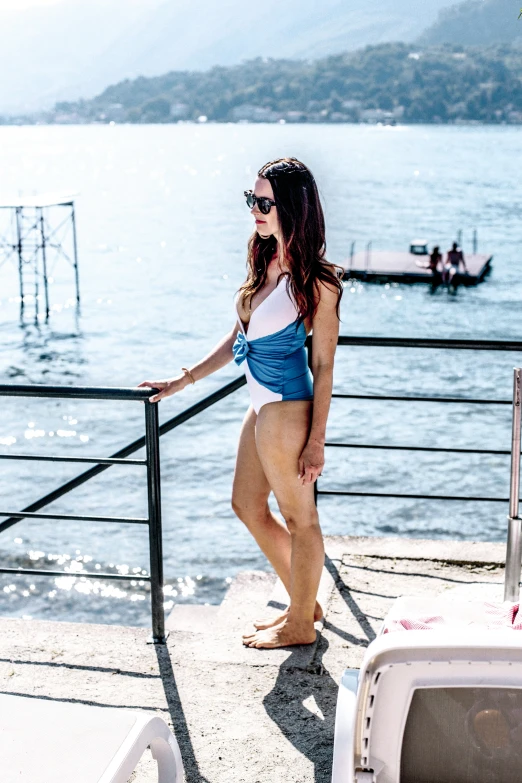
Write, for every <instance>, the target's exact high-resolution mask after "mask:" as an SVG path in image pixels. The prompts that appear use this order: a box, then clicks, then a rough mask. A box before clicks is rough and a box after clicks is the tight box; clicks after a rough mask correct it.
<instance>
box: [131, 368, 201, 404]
mask: <svg viewBox="0 0 522 783" xmlns="http://www.w3.org/2000/svg"><path fill="white" fill-rule="evenodd" d="M188 383H190V380H189V378H188V376H187V374H186V373H182V375H176V377H175V378H167V379H165V380H163V381H142V382H141V383H139V384H138V389H139V388H143V387H146V386H149V387H151V388H153V389H159V390H160V391H159V392H158V393H157V394H154V395H153V396H152V397H149V402H159V401H160V400H163V399H164V398H165V397H170V396H171V394H176V392H179V391H182V389H184V388H185V386H186V385H187V384H188Z"/></svg>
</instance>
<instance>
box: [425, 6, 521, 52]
mask: <svg viewBox="0 0 522 783" xmlns="http://www.w3.org/2000/svg"><path fill="white" fill-rule="evenodd" d="M521 5H522V3H520V2H517V1H516V0H467V1H466V2H464V3H459V4H458V5H455V6H452V7H450V8H444V9H442V10H441V11H440V12H439V16H438V18H437V21H436V22H435V23H434V24H433V25H432V26H431V27H429V28H428V29H427V30H426V31H425V32H424V33H423V35H422V36H421V37H420V38H419V43H421V44H423V45H429V44H439V43H455V44H461V45H464V46H466V45H468V46H488V45H490V44H502V43H520V44H522V19H521V20H520V21H518V15H519V13H520V6H521Z"/></svg>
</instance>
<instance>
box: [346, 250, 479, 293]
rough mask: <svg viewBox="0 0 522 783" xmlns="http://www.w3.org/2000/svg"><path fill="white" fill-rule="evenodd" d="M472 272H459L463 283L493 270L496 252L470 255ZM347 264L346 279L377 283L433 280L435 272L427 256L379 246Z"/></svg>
mask: <svg viewBox="0 0 522 783" xmlns="http://www.w3.org/2000/svg"><path fill="white" fill-rule="evenodd" d="M465 260H466V266H467V268H468V274H467V275H466V274H462V273H459V275H458V282H459V284H460V285H478V283H481V282H482V281H483V280H484V278H485V276H486V275H487V273H488V272H489V271H490V266H491V261H492V260H493V256H488V255H482V254H479V253H476V254H473V255H466V256H465ZM343 266H344V275H343V277H344V279H345V280H349V279H350V278H351V279H355V280H367V281H369V282H377V283H390V282H397V283H432V282H433V275H432V273H431V270H430V269H429V267H428V260H427V258H426V257H425V256H424V257H422V256H418V255H414V254H413V253H404V252H403V253H401V252H396V253H394V252H390V251H387V250H376V251H373V252H372V253H371V254H370V257H369V259H368V257H367V253H365V252H364V251H362V252H358V253H355V255H354V256H353V258H352V259H349V260H348V261H347V262H346V264H343Z"/></svg>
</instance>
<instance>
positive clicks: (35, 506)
mask: <svg viewBox="0 0 522 783" xmlns="http://www.w3.org/2000/svg"><path fill="white" fill-rule="evenodd" d="M338 345H339V346H348V345H351V346H359V347H385V348H391V347H398V348H433V349H450V350H484V351H506V352H520V353H522V342H520V341H506V340H437V339H423V338H419V339H410V338H384V337H349V336H340V337H339V340H338ZM307 348H308V363H309V365H310V366H311V363H312V341H311V338H310V337H309V338H308V339H307ZM521 378H522V371H521V370H520V369H517V370H515V382H514V396H513V400H499V399H474V398H462V397H443V396H425V395H422V396H419V395H417V396H414V395H408V396H405V395H367V394H343V393H334V394H333V395H332V397H333V398H339V399H360V400H375V401H407V402H435V403H462V404H466V403H467V404H472V403H473V404H481V405H512V406H513V435H512V449H511V451H508V450H500V449H465V448H437V447H423V446H409V445H394V444H390V445H382V444H370V443H341V442H331V441H327V443H326V446H327V447H334V448H350V449H380V450H383V449H389V450H399V451H418V452H444V453H466V454H495V455H497V454H510V453H511V491H510V499H509V529H508V548H507V556H506V584H505V595H506V600H515V599H516V597H518V587H519V580H520V563H521V558H522V536H521V530H520V524H521V520H520V517H519V499H518V496H519V489H520V445H521V440H520V426H521V423H520V422H521V411H520V408H521V390H520V388H521ZM245 383H246V379H245V377H244V376H241V377H239V378H237V379H235V380H234V381H231V382H230V383H227V384H226V385H224V386H222V387H220V388H219V389H217V390H216V391H215V392H213V393H211V394H209V395H207V396H206V397H205V398H203V399H202V400H200V401H199V402H197V403H195V404H194V405H191V406H190V407H189V408H187V409H186V410H184V411H182V412H181V413H179V414H177V415H176V416H174V417H172V418H171V419H169V420H168V421H166V422H165V423H164V424H162V425H161V426H159V423H158V406H157V405H156V404H151V403H149V402H148V397H150V396H151V391H150V389H135V388H130V389H129V388H121V389H115V388H94V387H62V386H39V385H34V386H33V385H29V386H28V385H11V384H7V385H0V397H1V396H18V397H29V396H31V397H55V398H73V399H100V400H101V399H111V400H134V401H136V400H140V401H142V402H144V403H145V436H144V437H141V438H138V439H137V440H135V441H133V442H132V443H130V444H128V445H127V446H125V447H123V448H122V449H120V450H119V451H117V452H116V453H115V454H113V455H111V456H110V457H73V456H47V455H26V454H0V459H19V460H44V461H54V462H79V463H94V467H92V468H89V470H87V471H85V472H84V473H82V474H80V475H79V476H76V477H75V478H73V479H71V480H69V481H67V482H65V483H64V484H62V485H61V486H60V487H58V488H56V489H55V490H53V491H52V492H50V493H48V494H47V495H45V497H43V498H40V499H39V500H37V501H34V502H33V503H31V504H30V505H29V506H27V507H26V508H25V509H22V511H0V517H7V519H6V520H5V521H4V522H2V523H0V533H1V532H3V531H4V530H6V529H8V528H9V527H11V526H12V525H14V524H16V523H17V522H19V521H20V520H21V519H25V518H35V519H59V520H80V521H84V520H88V521H91V522H92V521H99V522H109V523H115V522H119V523H132V524H147V525H148V527H149V547H150V575H149V576H147V577H145V576H143V577H141V576H140V579H144V580H147V581H150V584H151V611H152V638H151V640H152V641H154V642H158V643H159V642H164V641H165V639H166V634H165V622H164V610H163V600H164V599H163V561H162V536H161V486H160V462H159V438H160V437H161V436H162V435H165V434H166V433H167V432H170V431H171V430H173V429H174V428H176V427H178V426H180V425H181V424H183V423H184V422H186V421H188V420H190V419H191V418H193V417H194V416H197V415H198V414H199V413H201V412H202V411H204V410H205V409H207V408H209V407H211V406H212V405H214V404H215V403H217V402H219V400H222V399H224V398H225V397H228V395H230V394H232V393H234V392H235V391H236V390H237V389H239V388H241V387H242V386H244V384H245ZM143 447H146V459H145V460H136V459H128V457H129V455H130V454H132V453H134V452H135V451H137V450H139V449H141V448H143ZM115 464H118V465H121V464H124V465H146V466H147V487H148V508H149V515H148V517H147V518H129V517H98V516H89V515H71V514H41V513H38V511H39V509H41V508H43V507H44V506H46V505H47V504H49V503H51V502H53V501H54V500H56V499H57V498H59V497H62V496H63V495H65V494H66V493H67V492H69V491H70V490H72V489H74V488H75V487H78V486H80V485H81V484H83V483H85V482H86V481H88V480H89V479H91V478H93V477H94V476H96V475H98V474H99V473H101V472H102V471H104V470H106V469H108V468H109V467H110V466H111V465H115ZM314 492H315V498H316V502H317V500H318V496H319V495H345V496H364V497H385V498H405V499H412V498H413V499H427V500H430V499H431V500H451V501H479V502H505V503H507V502H508V500H507V499H506V498H492V497H463V496H448V495H426V494H423V495H420V494H405V493H379V492H358V491H343V490H321V489H319V487H318V483H317V482H316V483H315V485H314ZM0 573H10V574H31V575H41V576H53V577H55V576H63V575H64V573H66V572H64V571H51V570H47V569H21V568H0ZM83 575H84V576H86V577H88V578H96V579H133V578H134V577H133V576H127V575H123V574H103V573H99V572H96V573H90V572H83Z"/></svg>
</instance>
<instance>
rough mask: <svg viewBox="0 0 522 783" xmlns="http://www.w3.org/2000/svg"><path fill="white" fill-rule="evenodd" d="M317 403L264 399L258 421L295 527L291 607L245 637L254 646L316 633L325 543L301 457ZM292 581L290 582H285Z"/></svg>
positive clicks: (266, 461)
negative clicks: (300, 475)
mask: <svg viewBox="0 0 522 783" xmlns="http://www.w3.org/2000/svg"><path fill="white" fill-rule="evenodd" d="M311 412H312V403H311V402H307V401H304V400H303V401H291V402H290V401H288V402H274V403H269V404H267V405H264V406H263V407H262V408H261V410H260V412H259V415H258V417H257V422H256V446H257V453H258V455H259V460H260V464H261V466H262V468H263V471H264V474H265V477H266V479H267V480H268V482H269V485H270V486H271V488H272V490H273V492H274V494H275V496H276V499H277V502H278V504H279V508H280V510H281V513H282V514H283V516H284V518H285V521H286V524H287V526H288V530H289V533H290V543H291V557H290V585H289V589H288V587H287V589H288V592H289V594H290V609H289V612H288V614H287V615H286V616H285V617H284V619H283V620H282V622H281V623H279V624H278V625H275V626H272V627H270V628H267V629H264V630H259V631H257V632H256V633H254V634H250V635H246V636H245V637H244V638H243V641H244V644H246V645H248V646H250V647H282V646H287V645H291V644H309V643H310V642H313V641H314V640H315V638H316V634H315V629H314V612H315V606H316V597H317V590H318V587H319V580H320V577H321V571H322V568H323V565H324V545H323V537H322V534H321V529H320V527H319V518H318V515H317V509H316V506H315V502H314V491H313V485H312V484H307V485H304V486H303V485H302V484H301V482H300V480H299V479H298V459H299V456H300V454H301V452H302V450H303V448H304V446H305V444H306V441H307V439H308V433H309V430H310V421H311ZM285 587H286V584H285Z"/></svg>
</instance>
